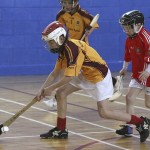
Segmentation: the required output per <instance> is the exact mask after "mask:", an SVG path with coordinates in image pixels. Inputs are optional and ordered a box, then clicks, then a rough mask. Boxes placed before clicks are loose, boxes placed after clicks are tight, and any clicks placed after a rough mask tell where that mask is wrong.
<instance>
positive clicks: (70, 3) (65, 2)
mask: <svg viewBox="0 0 150 150" xmlns="http://www.w3.org/2000/svg"><path fill="white" fill-rule="evenodd" d="M60 4H61V6H62V9H61V10H60V11H59V12H58V14H57V15H56V20H57V21H59V22H61V23H62V24H63V25H64V26H66V28H67V30H68V33H69V36H70V38H72V39H77V40H80V39H81V38H82V37H83V35H84V34H85V35H86V36H85V38H84V39H83V41H85V42H86V43H88V36H89V35H90V33H91V32H92V31H93V30H95V29H97V28H98V27H99V25H98V24H97V23H96V24H95V26H94V28H92V29H91V26H90V23H91V21H92V20H93V18H94V17H93V15H91V14H90V13H89V12H87V11H86V10H83V9H82V8H81V7H80V5H79V0H60ZM88 44H89V43H88ZM60 77H61V76H60ZM120 80H121V79H120V76H117V77H112V81H113V85H114V88H115V92H117V90H118V89H119V82H120ZM43 102H44V103H45V104H46V105H47V106H49V107H54V108H55V106H56V105H57V102H56V100H55V98H52V99H50V100H47V101H43Z"/></svg>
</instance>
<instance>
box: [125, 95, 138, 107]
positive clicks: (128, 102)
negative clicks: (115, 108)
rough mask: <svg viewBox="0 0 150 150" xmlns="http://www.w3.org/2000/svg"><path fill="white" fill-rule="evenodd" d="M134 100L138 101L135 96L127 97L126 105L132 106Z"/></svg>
mask: <svg viewBox="0 0 150 150" xmlns="http://www.w3.org/2000/svg"><path fill="white" fill-rule="evenodd" d="M134 99H136V98H135V97H134V96H132V95H126V104H127V105H129V104H132V103H133V101H134Z"/></svg>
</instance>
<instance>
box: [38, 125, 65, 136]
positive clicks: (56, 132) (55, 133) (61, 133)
mask: <svg viewBox="0 0 150 150" xmlns="http://www.w3.org/2000/svg"><path fill="white" fill-rule="evenodd" d="M40 137H41V138H42V139H51V138H53V139H54V138H57V139H66V138H68V131H67V129H65V130H63V131H61V130H59V129H58V128H57V127H55V128H53V129H51V130H49V132H47V133H43V134H40Z"/></svg>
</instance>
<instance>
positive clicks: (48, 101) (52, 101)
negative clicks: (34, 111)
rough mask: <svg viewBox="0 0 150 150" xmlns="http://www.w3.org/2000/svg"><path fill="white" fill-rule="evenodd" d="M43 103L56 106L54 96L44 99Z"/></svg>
mask: <svg viewBox="0 0 150 150" xmlns="http://www.w3.org/2000/svg"><path fill="white" fill-rule="evenodd" d="M43 103H45V104H46V105H47V106H48V107H51V108H53V107H56V106H57V101H56V99H55V98H52V99H49V100H46V101H43Z"/></svg>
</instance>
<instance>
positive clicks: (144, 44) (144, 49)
mask: <svg viewBox="0 0 150 150" xmlns="http://www.w3.org/2000/svg"><path fill="white" fill-rule="evenodd" d="M119 23H120V25H121V27H122V28H123V31H124V32H125V33H126V35H127V38H126V42H125V51H124V64H123V67H122V69H121V71H120V74H121V75H124V74H125V73H126V71H127V68H128V64H129V62H132V75H131V77H132V78H131V81H130V84H129V89H128V93H127V95H126V112H127V113H129V114H134V102H135V100H136V98H137V96H138V94H139V93H140V92H141V91H142V90H143V91H144V93H145V106H146V107H148V108H150V33H149V32H148V31H147V30H146V29H145V28H144V15H143V14H142V13H141V12H140V11H138V10H132V11H129V12H127V13H125V14H123V15H122V17H121V18H120V20H119ZM129 124H131V122H130V123H129V122H127V124H126V125H123V126H122V128H121V129H119V130H116V133H117V134H119V135H125V136H131V134H132V133H133V129H132V127H131V126H130V125H129ZM145 128H148V126H145Z"/></svg>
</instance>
